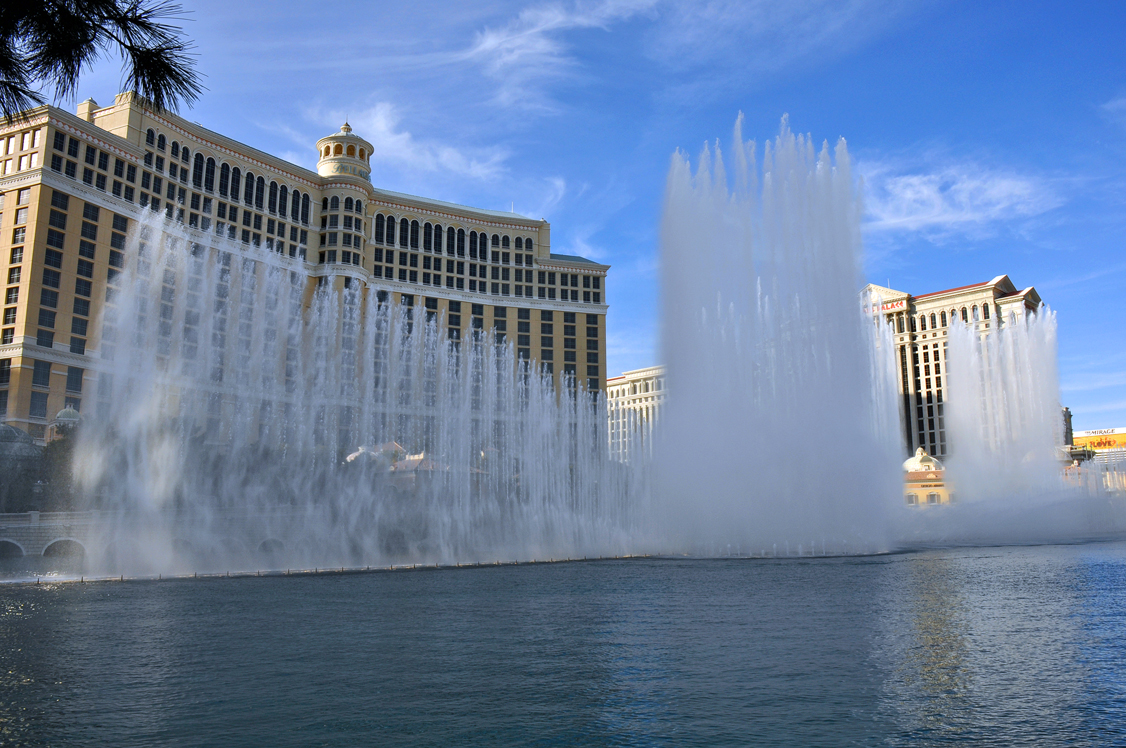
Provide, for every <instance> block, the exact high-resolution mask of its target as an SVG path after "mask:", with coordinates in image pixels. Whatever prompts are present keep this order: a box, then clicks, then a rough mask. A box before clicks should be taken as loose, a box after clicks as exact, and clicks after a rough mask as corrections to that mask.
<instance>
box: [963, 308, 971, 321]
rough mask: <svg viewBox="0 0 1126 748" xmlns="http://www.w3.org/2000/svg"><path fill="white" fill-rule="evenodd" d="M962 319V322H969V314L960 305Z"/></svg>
mask: <svg viewBox="0 0 1126 748" xmlns="http://www.w3.org/2000/svg"><path fill="white" fill-rule="evenodd" d="M962 321H963V322H969V321H970V318H969V315H967V314H966V308H965V307H962Z"/></svg>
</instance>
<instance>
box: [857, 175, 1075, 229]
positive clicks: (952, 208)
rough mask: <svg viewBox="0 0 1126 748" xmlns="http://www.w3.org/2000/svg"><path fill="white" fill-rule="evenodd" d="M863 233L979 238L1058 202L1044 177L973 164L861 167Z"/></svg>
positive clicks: (1058, 197) (1061, 200)
mask: <svg viewBox="0 0 1126 748" xmlns="http://www.w3.org/2000/svg"><path fill="white" fill-rule="evenodd" d="M859 166H860V171H861V173H862V174H863V175H864V179H865V187H866V190H865V196H864V200H865V209H866V213H867V220H866V221H865V228H866V229H867V230H869V231H875V232H892V231H915V232H924V233H927V234H929V235H931V236H936V235H943V234H951V233H980V232H982V231H983V230H984V231H987V230H989V229H990V227H991V226H993V225H995V224H999V223H1002V222H1007V221H1014V220H1019V219H1025V218H1030V217H1032V216H1036V215H1040V214H1042V213H1046V212H1047V211H1050V210H1052V209H1053V208H1056V207H1059V206H1060V205H1062V204H1063V202H1064V201H1063V199H1062V197H1061V196H1060V195H1058V194H1057V193H1056V191H1055V190H1053V189H1052V186H1051V185H1050V184H1049V182H1048V181H1047V180H1045V179H1043V178H1040V177H1037V176H1033V175H1028V174H1020V173H1017V172H1013V171H1006V170H1002V169H994V168H991V167H987V166H982V165H980V164H974V163H960V164H946V165H943V166H939V167H937V168H923V169H919V168H910V167H908V166H904V165H897V164H893V163H889V162H884V163H879V162H876V163H870V162H869V163H862V164H860V165H859Z"/></svg>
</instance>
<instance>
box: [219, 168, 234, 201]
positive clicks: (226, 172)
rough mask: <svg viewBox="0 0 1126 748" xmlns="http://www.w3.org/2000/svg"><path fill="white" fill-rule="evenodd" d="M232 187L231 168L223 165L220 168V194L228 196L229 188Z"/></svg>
mask: <svg viewBox="0 0 1126 748" xmlns="http://www.w3.org/2000/svg"><path fill="white" fill-rule="evenodd" d="M230 185H231V167H229V166H227V165H226V164H223V165H222V166H221V167H219V194H220V195H222V196H223V197H226V196H227V188H229V187H230Z"/></svg>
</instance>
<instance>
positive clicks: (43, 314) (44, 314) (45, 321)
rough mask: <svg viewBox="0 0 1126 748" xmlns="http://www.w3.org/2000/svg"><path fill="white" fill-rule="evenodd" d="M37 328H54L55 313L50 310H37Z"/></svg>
mask: <svg viewBox="0 0 1126 748" xmlns="http://www.w3.org/2000/svg"><path fill="white" fill-rule="evenodd" d="M39 326H40V327H49V328H54V326H55V312H52V311H51V310H50V309H40V310H39Z"/></svg>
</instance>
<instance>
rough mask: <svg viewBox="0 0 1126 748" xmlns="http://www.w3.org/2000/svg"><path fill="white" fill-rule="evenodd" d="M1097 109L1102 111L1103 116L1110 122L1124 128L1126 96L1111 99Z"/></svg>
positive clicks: (1125, 123)
mask: <svg viewBox="0 0 1126 748" xmlns="http://www.w3.org/2000/svg"><path fill="white" fill-rule="evenodd" d="M1099 109H1101V110H1102V112H1103V116H1105V117H1106V118H1107V119H1109V120H1110V121H1111V122H1114V123H1115V124H1117V125H1122V126H1123V127H1126V95H1123V96H1118V97H1116V98H1113V99H1111V100H1110V101H1108V102H1106V103H1105V104H1103V105H1102V106H1101V107H1099Z"/></svg>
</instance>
